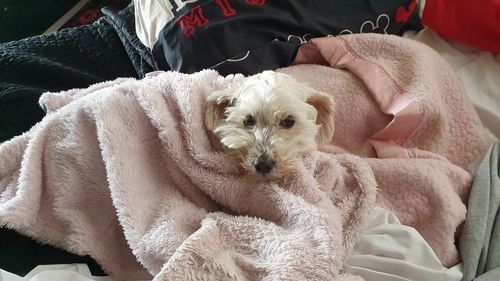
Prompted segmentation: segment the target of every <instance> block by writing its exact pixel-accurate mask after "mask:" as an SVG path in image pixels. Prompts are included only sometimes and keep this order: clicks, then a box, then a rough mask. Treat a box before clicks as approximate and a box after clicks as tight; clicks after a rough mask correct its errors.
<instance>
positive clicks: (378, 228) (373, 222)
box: [344, 208, 463, 281]
mask: <svg viewBox="0 0 500 281" xmlns="http://www.w3.org/2000/svg"><path fill="white" fill-rule="evenodd" d="M344 270H345V271H346V272H349V273H352V274H356V275H360V276H361V277H363V278H364V279H365V280H367V281H379V280H380V281H402V280H414V281H416V280H422V281H424V280H425V281H428V280H440V281H459V280H461V279H462V276H463V274H462V266H461V264H458V265H457V266H455V267H453V268H450V269H448V268H446V267H444V266H442V265H441V262H440V261H439V259H438V258H437V256H436V254H435V253H434V251H433V250H432V248H431V247H430V246H429V244H427V242H426V241H425V240H424V238H423V237H422V236H421V235H420V234H419V233H418V232H417V231H416V230H415V229H414V228H412V227H409V226H405V225H402V224H401V223H400V222H399V220H398V219H397V217H396V216H395V215H394V214H392V213H391V212H389V211H387V210H385V209H382V208H375V210H374V211H373V213H372V215H371V218H370V221H369V223H368V224H367V225H366V226H365V228H364V230H363V233H362V235H361V237H360V240H359V241H358V243H357V244H356V246H355V247H354V250H353V252H352V255H351V257H350V258H349V259H348V260H347V263H346V265H345V267H344Z"/></svg>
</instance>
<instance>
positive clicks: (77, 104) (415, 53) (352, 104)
mask: <svg viewBox="0 0 500 281" xmlns="http://www.w3.org/2000/svg"><path fill="white" fill-rule="evenodd" d="M296 63H297V64H299V63H316V64H323V65H328V66H331V67H326V66H320V65H298V66H294V67H289V68H286V69H283V70H281V71H283V72H287V73H289V74H291V75H293V76H295V77H296V78H297V79H299V80H302V81H307V82H309V83H310V84H311V85H313V86H314V87H316V88H317V89H319V90H323V91H325V92H327V93H331V94H332V95H334V97H335V99H336V103H337V111H336V128H337V133H336V137H335V138H334V140H333V142H332V145H330V146H327V147H325V148H324V149H323V151H322V152H320V151H317V152H313V153H311V154H309V155H305V156H304V157H303V158H302V159H299V160H298V164H297V165H298V166H297V170H296V172H294V173H292V174H289V175H287V176H286V177H284V178H283V179H281V180H280V181H278V182H272V183H271V182H269V183H252V182H249V181H246V180H244V179H243V178H242V177H241V175H240V174H239V170H238V169H237V165H236V164H235V163H233V162H232V160H231V159H230V158H228V157H227V156H226V155H225V154H224V153H222V152H221V150H220V146H219V144H218V142H217V140H216V139H214V137H213V135H212V134H211V133H210V132H208V131H207V130H206V129H205V128H204V125H203V124H204V122H203V117H204V111H205V102H204V101H205V98H206V96H207V95H208V94H209V93H210V92H212V91H214V90H218V89H221V88H223V87H225V86H227V85H228V84H229V83H231V82H233V81H234V79H241V78H242V77H241V76H238V75H236V76H228V77H221V76H219V75H218V74H217V73H216V72H214V71H209V70H207V71H202V72H199V73H196V74H192V75H186V74H180V73H174V72H166V73H164V72H157V73H152V74H150V75H149V76H147V77H146V78H144V79H143V80H135V79H118V80H115V81H111V82H106V83H101V84H96V85H94V86H92V87H90V88H88V89H78V90H71V91H66V92H60V93H46V94H44V95H43V96H42V98H41V100H40V103H41V105H42V106H43V107H44V108H45V109H46V111H47V116H46V117H45V118H44V119H43V120H42V121H41V122H40V123H38V124H37V125H36V126H34V127H33V128H32V129H31V130H30V131H28V132H26V133H25V134H23V135H21V136H18V137H16V138H14V139H12V140H10V141H8V142H5V143H3V144H2V145H1V146H0V224H1V225H6V226H7V227H9V228H13V229H15V230H17V231H19V232H21V233H23V234H25V235H29V236H32V237H34V238H36V239H37V240H39V241H42V242H45V243H50V244H53V245H57V246H59V247H62V248H64V249H67V250H69V251H72V252H75V253H78V254H88V255H91V256H92V257H94V258H95V259H96V260H98V261H99V262H100V263H101V265H103V267H104V268H105V269H106V270H107V271H108V272H110V273H112V274H113V275H114V276H115V277H117V278H119V279H124V280H131V279H141V278H149V277H150V275H153V276H154V280H207V279H215V280H228V279H230V280H332V279H342V280H352V279H356V277H355V276H348V275H345V274H341V269H342V265H343V263H344V261H345V259H346V257H347V256H348V255H349V252H350V251H351V249H352V247H353V245H354V244H355V243H356V240H357V237H358V235H359V231H360V229H361V227H362V225H363V223H364V221H365V220H366V218H367V217H368V214H369V211H370V210H371V209H372V208H373V206H374V205H375V200H377V202H378V204H380V205H381V206H383V207H385V208H388V209H389V210H391V211H393V212H394V213H396V215H397V216H398V217H399V218H400V220H401V221H402V223H404V224H408V225H411V226H414V227H415V228H416V229H417V230H418V231H419V232H420V233H421V234H422V235H423V236H424V238H425V239H427V241H428V242H429V243H430V245H431V246H432V247H433V249H434V250H435V251H436V253H437V254H438V256H439V258H440V259H441V261H442V262H443V263H444V264H446V265H451V264H453V263H455V262H456V261H457V259H458V256H457V252H456V249H455V247H454V245H453V240H454V232H455V229H456V228H457V227H458V225H459V224H460V223H462V222H463V220H464V218H465V211H466V210H465V205H464V201H465V200H466V198H467V193H468V190H469V187H470V181H471V176H470V174H469V173H468V172H467V171H466V170H465V169H464V168H465V167H466V166H467V165H469V164H472V163H473V162H474V161H475V160H476V159H479V158H481V156H482V154H484V152H485V151H486V149H487V146H488V143H489V141H488V139H487V138H486V137H485V134H484V131H483V130H482V127H481V125H480V123H479V120H478V118H477V116H476V114H475V113H474V110H473V108H472V106H471V104H470V102H469V101H468V100H467V99H466V98H465V96H464V95H463V93H462V90H461V88H460V85H459V84H458V82H457V80H456V79H455V77H454V76H453V75H452V72H451V71H450V70H449V69H448V67H447V66H446V65H445V63H444V62H442V61H441V60H440V59H439V57H438V56H437V54H435V53H433V51H431V50H430V49H428V48H426V47H424V46H423V45H420V44H418V43H414V42H411V41H409V40H408V41H407V40H404V39H400V38H397V37H390V36H382V35H351V36H347V37H344V38H323V39H318V40H313V41H312V42H311V43H309V44H307V45H304V46H303V47H302V48H301V50H300V51H299V53H298V56H297V60H296ZM332 67H333V68H332ZM391 115H392V116H394V117H392V116H391ZM339 150H340V151H341V152H339ZM333 152H335V153H333ZM355 154H357V155H359V156H361V157H362V158H360V157H359V156H356V155H355ZM376 157H378V158H376ZM363 158H365V159H363ZM372 171H373V172H372ZM375 179H376V180H377V182H378V185H379V189H380V191H379V193H378V194H377V198H376V195H375V194H376V183H375Z"/></svg>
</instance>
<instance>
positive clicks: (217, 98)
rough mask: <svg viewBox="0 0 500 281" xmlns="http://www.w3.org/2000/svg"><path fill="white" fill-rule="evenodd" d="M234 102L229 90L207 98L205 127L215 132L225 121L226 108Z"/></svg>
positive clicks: (217, 92) (214, 93) (215, 93)
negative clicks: (222, 121)
mask: <svg viewBox="0 0 500 281" xmlns="http://www.w3.org/2000/svg"><path fill="white" fill-rule="evenodd" d="M233 102H234V98H233V94H232V91H230V90H229V89H226V90H222V91H216V92H213V93H212V94H210V95H209V96H208V98H207V111H206V112H205V126H206V127H207V129H208V130H210V131H213V130H214V129H215V127H217V125H218V124H219V123H220V121H221V120H223V119H224V117H225V116H224V115H225V113H226V108H227V107H228V106H229V105H230V104H231V103H233Z"/></svg>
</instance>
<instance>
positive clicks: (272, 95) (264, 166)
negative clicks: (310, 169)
mask: <svg viewBox="0 0 500 281" xmlns="http://www.w3.org/2000/svg"><path fill="white" fill-rule="evenodd" d="M207 102H208V107H207V112H206V125H207V128H208V129H209V130H211V131H213V132H214V133H215V134H216V135H217V136H218V138H219V139H220V141H221V143H222V145H223V146H224V147H225V148H227V151H228V153H229V154H230V155H232V156H234V157H236V158H237V159H238V161H239V162H240V163H241V166H242V167H243V168H244V169H245V170H246V171H247V172H248V174H251V175H259V177H260V178H265V179H273V178H277V177H280V176H282V175H284V174H285V173H287V172H289V171H290V170H291V169H293V168H294V166H295V165H294V163H295V161H296V159H297V157H299V156H300V155H302V154H303V153H306V152H310V151H312V150H315V149H316V148H317V146H318V145H322V144H325V143H329V142H330V141H331V139H332V137H333V133H334V101H333V99H332V97H330V96H329V95H327V94H325V93H322V92H319V91H317V90H315V89H313V88H312V87H310V86H309V85H307V84H305V83H300V82H298V81H296V80H295V79H293V78H292V77H290V76H288V75H286V74H283V73H278V72H274V71H265V72H262V73H260V74H257V75H254V76H250V77H246V78H243V79H242V80H240V81H238V82H235V83H234V84H233V85H231V86H230V87H228V88H227V89H224V90H222V91H217V92H214V93H212V94H211V95H210V96H209V97H208V99H207Z"/></svg>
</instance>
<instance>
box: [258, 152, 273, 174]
mask: <svg viewBox="0 0 500 281" xmlns="http://www.w3.org/2000/svg"><path fill="white" fill-rule="evenodd" d="M273 167H274V160H273V159H271V158H269V157H268V156H266V155H260V156H259V157H257V159H256V161H255V165H254V168H255V171H257V173H259V174H262V175H267V174H269V173H270V172H271V171H272V170H273Z"/></svg>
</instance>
